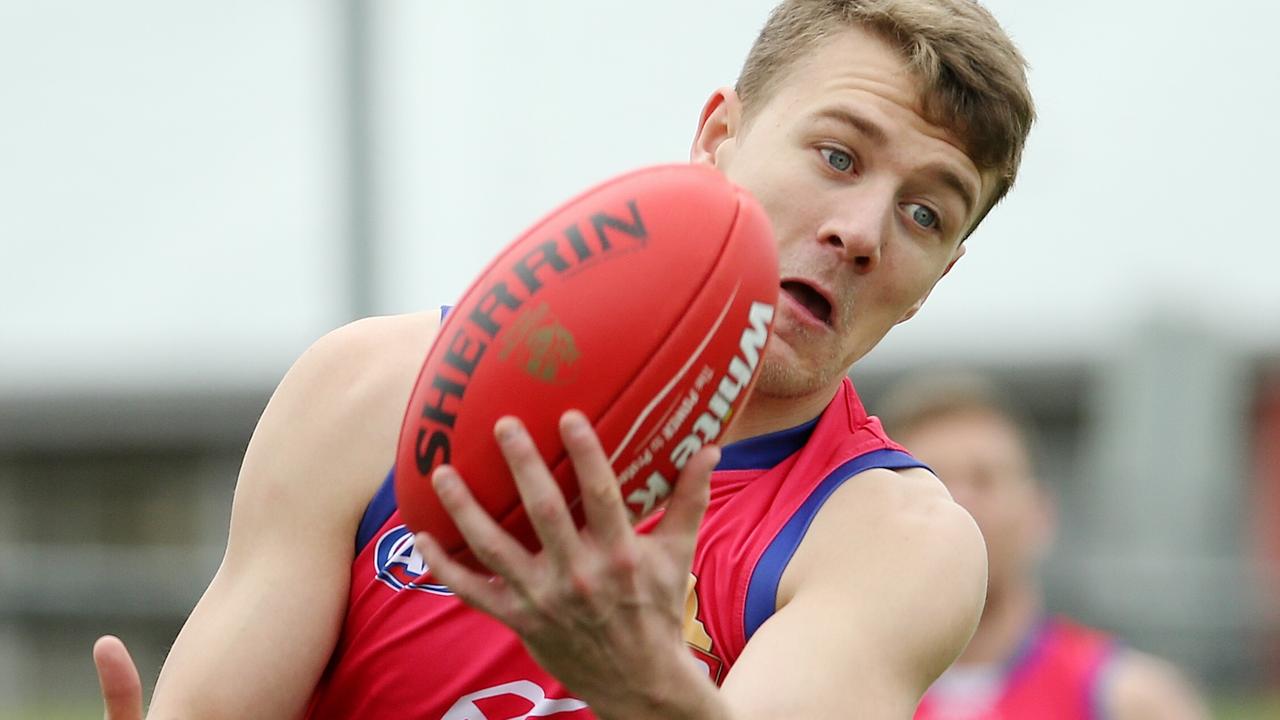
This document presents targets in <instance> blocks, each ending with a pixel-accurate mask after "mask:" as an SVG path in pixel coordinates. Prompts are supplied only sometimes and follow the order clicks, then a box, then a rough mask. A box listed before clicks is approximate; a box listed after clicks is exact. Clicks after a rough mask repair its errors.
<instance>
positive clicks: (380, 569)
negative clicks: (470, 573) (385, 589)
mask: <svg viewBox="0 0 1280 720" xmlns="http://www.w3.org/2000/svg"><path fill="white" fill-rule="evenodd" d="M373 571H374V572H375V573H377V578H378V579H379V580H381V581H382V582H384V583H386V584H387V585H389V586H391V588H392V589H394V590H406V589H408V590H421V591H423V592H429V593H435V594H436V595H452V594H453V593H451V592H449V588H447V587H445V586H444V585H439V584H436V583H429V582H420V581H419V578H421V577H423V576H425V575H426V574H427V561H426V560H424V559H423V557H422V555H421V553H419V552H418V550H417V548H415V547H414V546H413V532H412V531H410V530H409V528H408V527H406V526H404V525H397V526H396V527H393V528H391V529H390V530H388V531H386V532H385V533H383V534H382V537H380V538H378V544H377V546H375V547H374V549H373Z"/></svg>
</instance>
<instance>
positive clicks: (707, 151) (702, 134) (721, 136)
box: [689, 87, 742, 167]
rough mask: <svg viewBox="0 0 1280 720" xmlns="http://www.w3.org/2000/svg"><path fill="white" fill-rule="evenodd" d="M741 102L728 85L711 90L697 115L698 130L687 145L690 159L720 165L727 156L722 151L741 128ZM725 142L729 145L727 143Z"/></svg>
mask: <svg viewBox="0 0 1280 720" xmlns="http://www.w3.org/2000/svg"><path fill="white" fill-rule="evenodd" d="M741 122H742V102H741V101H740V100H738V93H736V92H734V91H733V88H731V87H722V88H719V89H718V90H716V91H715V92H713V93H711V97H710V98H708V99H707V104H706V105H704V106H703V107H702V115H701V116H700V117H699V118H698V132H697V133H696V134H695V135H694V136H693V147H691V148H689V162H692V163H700V164H703V165H710V166H711V167H719V166H720V164H721V163H722V162H723V161H724V160H725V159H727V155H725V154H724V151H725V150H728V149H730V148H729V146H731V145H732V144H733V143H732V140H733V139H734V137H735V136H736V135H737V134H738V131H739V130H740V129H741ZM726 141H730V142H728V145H726Z"/></svg>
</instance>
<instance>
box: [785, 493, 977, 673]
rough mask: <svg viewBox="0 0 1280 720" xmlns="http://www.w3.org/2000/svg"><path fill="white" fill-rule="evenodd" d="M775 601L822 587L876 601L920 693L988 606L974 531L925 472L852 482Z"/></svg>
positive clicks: (818, 525) (815, 530) (818, 524)
mask: <svg viewBox="0 0 1280 720" xmlns="http://www.w3.org/2000/svg"><path fill="white" fill-rule="evenodd" d="M786 572H787V575H788V576H789V577H787V576H784V587H782V588H780V592H779V602H780V603H781V602H783V601H784V600H785V599H786V598H787V597H789V596H794V595H799V594H801V593H809V592H824V590H823V588H824V586H826V587H829V588H832V589H834V590H835V591H836V592H842V593H847V594H856V593H864V594H869V595H870V594H874V595H876V596H877V599H876V603H877V604H878V605H880V606H881V607H882V608H884V609H886V610H887V614H886V615H883V616H882V617H881V620H883V621H884V624H885V627H886V631H888V632H893V633H896V636H895V639H894V641H893V642H894V643H895V645H896V651H897V652H900V653H901V654H902V657H901V660H902V662H903V664H904V665H906V666H908V667H911V668H914V669H915V670H917V671H918V672H919V673H920V676H919V677H918V678H917V679H918V680H919V681H920V682H921V683H923V685H922V687H921V689H922V690H923V686H925V685H927V684H928V683H929V682H931V681H932V680H933V679H934V678H935V677H936V676H937V675H939V674H941V672H942V671H943V670H944V669H945V668H946V667H947V666H948V665H950V664H951V662H952V661H953V660H954V659H955V658H956V657H957V656H958V655H959V653H960V651H961V650H963V648H964V646H965V644H967V643H968V641H969V638H970V637H971V636H972V634H973V631H974V628H975V627H976V626H977V622H978V618H979V617H980V615H981V612H982V606H983V603H984V602H985V599H986V583H987V574H986V572H987V559H986V545H985V543H984V541H983V539H982V534H981V532H980V531H979V530H978V526H977V524H976V523H975V522H974V521H973V518H972V517H971V516H970V515H969V513H968V512H967V511H965V510H964V508H962V507H961V506H960V505H959V504H957V503H956V502H955V501H954V500H953V499H952V498H951V495H950V494H949V493H948V492H947V490H946V488H945V487H944V486H943V485H942V483H941V482H940V481H939V480H938V479H937V478H936V477H934V475H933V474H932V473H930V472H929V471H927V470H924V469H918V468H911V469H906V470H887V469H883V468H876V469H871V470H867V471H865V472H861V473H858V474H857V475H854V476H853V477H851V478H849V479H848V480H846V481H845V482H844V484H842V485H841V486H840V488H839V489H837V490H836V491H835V492H834V493H832V495H831V497H830V498H829V499H828V500H827V501H826V503H825V504H824V505H823V507H822V509H821V510H820V511H819V512H818V514H817V516H816V517H815V518H814V521H813V524H812V525H811V526H810V528H809V531H808V533H806V535H805V538H804V540H803V542H802V543H801V545H800V548H799V549H798V550H797V552H796V555H795V557H794V558H793V559H792V564H791V566H789V567H788V569H787V571H786Z"/></svg>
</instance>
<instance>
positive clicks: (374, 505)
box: [356, 468, 396, 555]
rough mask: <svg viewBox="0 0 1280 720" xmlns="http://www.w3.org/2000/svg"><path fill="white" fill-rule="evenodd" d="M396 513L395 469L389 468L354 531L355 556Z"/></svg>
mask: <svg viewBox="0 0 1280 720" xmlns="http://www.w3.org/2000/svg"><path fill="white" fill-rule="evenodd" d="M395 511H396V469H395V468H391V470H390V471H389V472H388V473H387V479H386V480H383V481H382V487H380V488H378V492H376V493H374V495H373V499H372V500H370V501H369V506H368V507H366V508H365V509H364V516H363V517H361V518H360V527H359V528H358V529H357V530H356V555H359V554H360V553H361V552H363V551H364V549H365V546H367V545H368V544H369V542H370V541H372V540H373V536H374V535H376V534H377V532H378V528H380V527H382V526H383V525H385V524H386V522H387V520H388V519H389V518H390V517H391V514H392V513H394V512H395Z"/></svg>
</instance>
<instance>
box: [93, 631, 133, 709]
mask: <svg viewBox="0 0 1280 720" xmlns="http://www.w3.org/2000/svg"><path fill="white" fill-rule="evenodd" d="M93 664H94V665H95V666H96V667H97V668H98V684H99V685H100V686H101V687H102V703H103V705H104V706H105V708H106V710H105V713H104V714H103V720H142V680H141V679H140V678H139V677H138V668H137V666H135V665H134V664H133V658H131V657H129V650H128V649H126V648H125V646H124V643H123V642H120V638H117V637H114V636H112V635H104V636H102V637H100V638H98V642H96V643H94V644H93Z"/></svg>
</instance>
